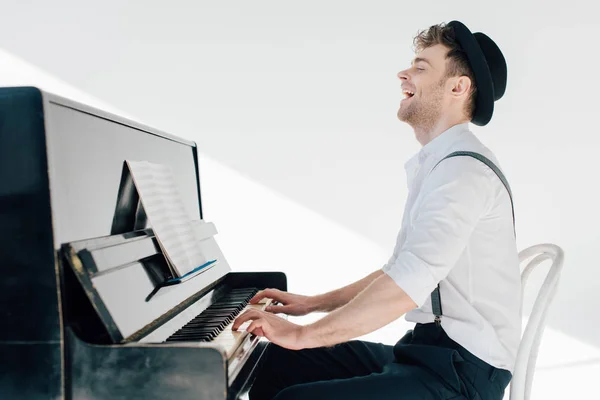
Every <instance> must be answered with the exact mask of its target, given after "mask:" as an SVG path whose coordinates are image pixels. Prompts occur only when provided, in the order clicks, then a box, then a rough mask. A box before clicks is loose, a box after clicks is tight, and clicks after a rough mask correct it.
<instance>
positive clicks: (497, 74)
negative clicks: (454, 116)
mask: <svg viewBox="0 0 600 400" xmlns="http://www.w3.org/2000/svg"><path fill="white" fill-rule="evenodd" d="M447 25H448V26H451V27H452V28H453V29H454V36H455V38H456V41H457V42H458V44H459V45H460V47H461V48H462V49H463V50H464V51H465V53H466V54H467V58H468V60H469V65H470V66H471V69H472V70H473V75H475V84H476V85H477V98H476V100H475V110H474V113H473V118H472V119H471V122H472V123H474V124H475V125H479V126H483V125H486V124H487V123H488V122H490V120H491V119H492V114H494V101H496V100H499V99H500V98H501V97H502V96H503V95H504V91H505V90H506V75H507V71H506V60H505V59H504V55H502V52H501V51H500V49H499V48H498V46H497V45H496V43H494V41H493V40H492V39H490V38H489V37H488V36H487V35H485V34H483V33H481V32H475V33H471V31H470V30H469V28H467V27H466V26H465V25H464V24H463V23H462V22H459V21H451V22H449V23H448V24H447Z"/></svg>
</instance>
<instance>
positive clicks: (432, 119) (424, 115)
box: [398, 80, 444, 131]
mask: <svg viewBox="0 0 600 400" xmlns="http://www.w3.org/2000/svg"><path fill="white" fill-rule="evenodd" d="M443 86H444V80H442V81H441V82H439V83H438V84H437V85H435V86H434V87H432V90H431V91H430V93H428V95H427V97H425V98H423V97H419V98H414V97H413V98H412V99H411V100H409V103H408V104H407V105H404V106H402V107H400V109H399V110H398V119H399V120H400V121H404V122H406V123H407V124H409V125H410V126H412V127H413V129H420V130H425V131H427V130H430V129H431V128H432V127H433V126H435V124H436V123H437V121H439V119H440V117H441V115H442V98H443Z"/></svg>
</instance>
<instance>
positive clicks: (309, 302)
mask: <svg viewBox="0 0 600 400" xmlns="http://www.w3.org/2000/svg"><path fill="white" fill-rule="evenodd" d="M264 298H268V299H273V301H276V302H278V303H281V304H282V305H278V306H269V307H267V308H265V311H267V312H272V313H283V314H287V315H295V316H301V315H306V314H310V313H311V312H313V311H316V304H315V298H314V297H311V296H302V295H299V294H293V293H288V292H283V291H281V290H279V289H265V290H261V291H259V292H258V293H256V295H254V297H253V298H251V299H250V304H256V303H258V302H259V301H261V300H262V299H264Z"/></svg>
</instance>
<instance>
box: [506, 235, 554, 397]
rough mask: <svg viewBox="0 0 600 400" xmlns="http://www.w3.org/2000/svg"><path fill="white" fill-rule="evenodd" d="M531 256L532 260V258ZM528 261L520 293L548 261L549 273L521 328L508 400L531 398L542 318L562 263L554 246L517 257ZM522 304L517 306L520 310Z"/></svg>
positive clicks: (532, 250) (521, 253)
mask: <svg viewBox="0 0 600 400" xmlns="http://www.w3.org/2000/svg"><path fill="white" fill-rule="evenodd" d="M534 256H535V257H534ZM532 257H533V258H532ZM530 258H531V260H530V261H529V262H528V263H527V265H526V266H525V268H523V272H522V273H521V284H522V291H523V292H524V290H525V283H526V281H527V278H528V277H529V275H530V274H531V271H533V269H534V268H535V267H536V266H537V265H539V264H540V263H542V262H543V261H546V260H552V265H551V266H550V271H549V272H548V275H546V279H545V280H544V283H543V284H542V287H541V288H540V290H539V292H538V295H537V298H536V299H535V303H534V304H533V308H532V310H531V314H530V316H529V321H528V322H527V325H526V327H525V332H524V333H523V337H522V338H521V344H520V345H519V351H518V352H517V360H516V363H515V368H514V371H513V378H512V381H511V384H510V400H529V397H530V395H531V384H532V382H533V374H534V372H535V362H536V360H537V355H538V349H539V346H540V342H541V340H542V335H543V333H544V328H545V325H546V321H545V320H546V314H547V312H548V308H549V307H550V303H551V302H552V299H553V297H554V295H555V294H556V289H557V287H558V280H559V278H560V272H561V269H562V266H563V261H564V252H563V250H562V249H561V248H560V247H558V246H556V245H554V244H538V245H535V246H531V247H529V248H527V249H525V250H523V251H521V252H520V253H519V262H521V263H523V262H524V261H525V260H528V259H530ZM522 308H523V304H522V303H521V309H522Z"/></svg>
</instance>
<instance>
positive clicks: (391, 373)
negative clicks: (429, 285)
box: [250, 323, 512, 400]
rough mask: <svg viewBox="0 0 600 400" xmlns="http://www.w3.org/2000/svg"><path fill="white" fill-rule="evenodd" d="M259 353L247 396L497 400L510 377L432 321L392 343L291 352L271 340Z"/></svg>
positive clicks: (278, 399) (279, 399) (252, 398)
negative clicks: (256, 371)
mask: <svg viewBox="0 0 600 400" xmlns="http://www.w3.org/2000/svg"><path fill="white" fill-rule="evenodd" d="M264 357H265V359H264V362H263V364H262V367H261V370H260V372H259V374H258V377H257V378H256V381H255V382H254V385H253V386H252V388H251V390H250V400H266V399H273V398H274V399H276V400H291V399H303V400H319V399H338V398H339V399H457V400H458V399H470V400H472V399H481V400H501V399H502V397H503V395H504V390H505V389H506V386H507V385H508V383H509V381H510V379H511V377H512V376H511V374H510V372H508V371H506V370H503V369H498V368H494V367H492V366H490V365H489V364H487V363H485V362H484V361H482V360H480V359H479V358H477V357H475V356H474V355H472V354H471V353H469V352H468V351H467V350H465V349H464V348H463V347H462V346H460V345H459V344H458V343H456V342H455V341H453V340H452V339H450V338H449V337H448V335H446V333H445V332H444V330H443V329H442V328H441V327H438V326H437V325H435V324H433V323H431V324H417V325H416V326H415V328H414V329H413V330H410V331H408V333H407V334H406V335H404V337H403V338H402V339H400V341H399V342H398V343H396V345H395V346H386V345H383V344H380V343H370V342H363V341H357V340H355V341H350V342H346V343H342V344H339V345H336V346H333V347H321V348H316V349H305V350H299V351H294V350H287V349H284V348H282V347H279V346H277V345H273V344H271V345H269V347H268V348H267V350H266V353H265V356H264Z"/></svg>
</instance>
